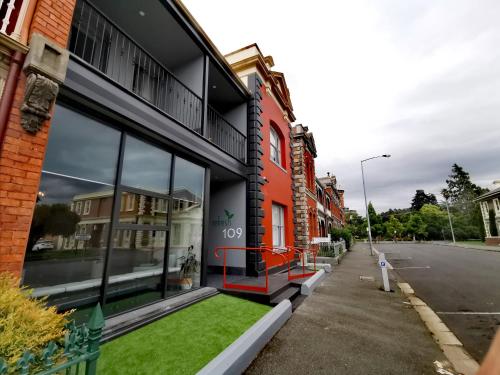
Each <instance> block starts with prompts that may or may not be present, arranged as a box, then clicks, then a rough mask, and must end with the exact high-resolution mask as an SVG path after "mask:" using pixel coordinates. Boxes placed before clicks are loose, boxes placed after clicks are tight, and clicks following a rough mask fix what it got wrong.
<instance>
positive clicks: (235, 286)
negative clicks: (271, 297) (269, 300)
mask: <svg viewBox="0 0 500 375" xmlns="http://www.w3.org/2000/svg"><path fill="white" fill-rule="evenodd" d="M221 250H222V251H223V252H224V253H223V254H224V255H223V256H224V262H223V264H224V271H223V272H224V278H223V280H224V284H223V285H224V289H240V290H249V291H254V292H264V293H268V292H269V271H268V267H267V262H265V275H266V285H265V286H257V285H245V284H237V283H228V282H227V272H226V264H227V262H226V258H227V256H226V254H227V251H228V250H236V251H258V252H260V253H261V254H262V255H263V254H264V253H266V252H267V253H270V254H272V255H278V256H280V257H282V258H283V263H282V264H285V262H286V261H287V258H286V257H285V256H284V255H283V254H281V253H277V252H274V251H273V248H271V247H267V246H261V247H231V246H220V247H217V248H215V250H214V254H215V257H216V258H220V251H221ZM288 270H289V273H290V264H289V265H288Z"/></svg>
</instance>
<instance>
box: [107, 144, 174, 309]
mask: <svg viewBox="0 0 500 375" xmlns="http://www.w3.org/2000/svg"><path fill="white" fill-rule="evenodd" d="M170 168H171V155H170V154H169V153H168V152H166V151H163V150H162V149H160V148H158V147H155V146H153V145H151V144H148V143H146V142H143V141H140V140H138V139H136V138H134V137H131V136H128V135H127V137H126V141H125V150H124V156H123V170H122V176H121V188H122V189H123V190H121V191H122V193H121V196H120V199H119V204H120V210H119V216H118V220H117V221H118V224H117V226H116V230H115V231H114V233H113V246H112V251H111V256H110V266H109V284H108V287H107V292H106V306H105V313H106V314H107V315H109V314H116V313H118V312H122V311H124V310H128V309H131V308H133V307H136V306H139V305H143V304H145V303H147V302H152V301H155V300H157V299H160V298H161V297H162V292H163V285H164V283H163V280H164V276H163V268H164V267H163V259H164V256H165V249H166V238H167V236H166V233H167V229H168V228H167V212H168V204H169V200H170V197H169V196H168V195H166V194H167V193H168V192H169V190H170V186H169V185H170ZM130 188H135V189H140V190H141V191H140V192H134V191H133V189H130ZM130 190H132V191H130ZM142 191H144V193H142ZM139 226H140V227H139Z"/></svg>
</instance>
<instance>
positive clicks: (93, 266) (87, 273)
mask: <svg viewBox="0 0 500 375" xmlns="http://www.w3.org/2000/svg"><path fill="white" fill-rule="evenodd" d="M95 134H99V137H95ZM119 143H120V133H119V132H118V131H116V130H114V129H112V128H109V127H107V126H105V125H103V124H100V123H99V122H97V121H94V120H92V119H89V118H85V117H83V116H82V115H80V114H78V113H76V112H72V111H70V110H68V109H66V108H64V107H60V106H58V107H56V111H55V115H54V120H53V123H52V127H51V131H50V137H49V144H48V149H47V153H46V157H45V162H44V165H43V172H42V178H41V181H40V189H39V194H38V199H37V205H36V207H35V210H34V215H33V220H32V224H31V230H30V236H29V240H28V245H27V249H26V260H25V263H24V271H23V276H24V277H23V284H24V285H27V286H29V287H30V288H34V292H33V295H34V296H35V297H41V296H49V297H50V298H49V302H51V303H55V304H58V305H60V306H65V305H69V306H78V305H83V304H86V303H87V302H90V301H95V300H96V299H97V298H98V296H99V287H100V285H101V280H102V274H103V263H104V257H105V253H106V249H107V241H108V233H109V228H110V223H111V211H112V205H113V196H114V179H115V174H116V165H117V161H118V152H119Z"/></svg>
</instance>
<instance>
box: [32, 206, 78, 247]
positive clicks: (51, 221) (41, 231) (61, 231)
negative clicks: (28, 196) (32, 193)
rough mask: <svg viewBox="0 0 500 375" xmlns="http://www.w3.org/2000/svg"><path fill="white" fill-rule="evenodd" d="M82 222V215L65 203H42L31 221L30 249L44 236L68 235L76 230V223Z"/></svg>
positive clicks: (36, 208)
mask: <svg viewBox="0 0 500 375" xmlns="http://www.w3.org/2000/svg"><path fill="white" fill-rule="evenodd" d="M79 222H80V216H78V215H77V214H76V213H74V212H73V211H71V210H70V208H69V206H68V205H66V204H63V203H55V204H52V205H49V204H40V205H37V206H36V207H35V213H34V215H33V220H32V222H31V230H30V240H29V243H28V249H29V250H31V249H32V248H33V245H34V244H35V243H36V241H38V240H39V239H40V238H43V236H45V235H47V234H49V235H53V236H64V237H68V236H70V235H72V234H73V233H75V232H76V225H77V224H78V223H79Z"/></svg>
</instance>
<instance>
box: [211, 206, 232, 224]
mask: <svg viewBox="0 0 500 375" xmlns="http://www.w3.org/2000/svg"><path fill="white" fill-rule="evenodd" d="M224 216H225V217H220V216H217V219H215V220H212V224H213V225H215V226H216V227H230V226H231V219H232V218H233V217H234V214H232V213H231V212H230V211H228V210H226V209H224Z"/></svg>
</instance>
